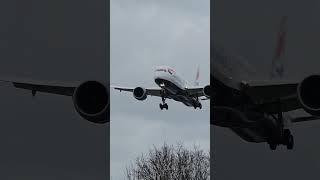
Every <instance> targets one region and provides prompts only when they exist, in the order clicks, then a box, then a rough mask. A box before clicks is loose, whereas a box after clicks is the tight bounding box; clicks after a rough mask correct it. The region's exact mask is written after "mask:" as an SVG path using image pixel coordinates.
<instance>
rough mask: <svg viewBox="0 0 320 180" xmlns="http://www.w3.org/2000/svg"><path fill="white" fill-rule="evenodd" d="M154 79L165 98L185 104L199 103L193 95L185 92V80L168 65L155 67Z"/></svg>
mask: <svg viewBox="0 0 320 180" xmlns="http://www.w3.org/2000/svg"><path fill="white" fill-rule="evenodd" d="M154 81H155V83H156V84H157V85H158V86H159V87H160V88H161V89H162V90H163V91H164V93H165V97H166V98H170V99H173V100H176V101H179V102H182V103H184V104H185V105H186V106H194V105H196V104H198V103H200V102H199V101H198V100H197V99H196V98H195V97H190V96H189V95H188V94H187V93H186V90H187V81H185V80H183V79H182V78H181V77H180V76H179V75H178V74H177V73H176V72H175V70H174V69H173V68H171V67H169V66H158V67H156V69H155V75H154Z"/></svg>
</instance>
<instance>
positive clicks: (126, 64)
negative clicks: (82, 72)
mask: <svg viewBox="0 0 320 180" xmlns="http://www.w3.org/2000/svg"><path fill="white" fill-rule="evenodd" d="M209 16H210V14H209V0H201V1H194V0H187V1H180V0H174V1H172V0H164V1H156V0H151V1H150V0H111V62H110V63H111V72H110V73H111V74H110V75H111V77H110V82H111V84H113V85H120V86H129V87H136V86H142V87H155V86H156V84H155V83H154V81H153V75H154V74H153V71H154V67H155V66H157V65H169V66H172V67H173V68H175V69H176V71H177V72H178V73H179V74H180V75H182V77H183V78H185V79H186V80H188V81H189V82H190V83H193V81H194V79H195V74H196V67H197V65H198V64H199V65H200V70H201V72H200V84H201V85H206V84H208V83H209V72H210V62H209V56H210V55H209V43H210V40H209V39H210V35H209V31H210V29H209V26H210V24H209V23H210V22H209V21H210V17H209ZM160 102H161V99H160V98H157V97H148V98H147V99H146V100H145V101H137V100H136V99H135V98H134V97H133V95H132V93H126V92H121V93H120V92H119V91H115V90H111V102H110V103H111V112H110V113H111V125H110V128H111V161H110V163H111V176H112V178H113V180H114V179H116V180H118V179H122V178H123V175H124V170H125V167H126V166H127V165H128V164H129V163H131V162H132V161H133V160H135V158H136V157H137V156H138V155H140V154H141V153H146V152H148V150H149V149H150V148H151V147H152V146H153V145H156V146H159V145H161V144H163V143H164V142H165V141H166V142H167V143H169V144H175V143H176V142H183V143H184V144H185V145H186V146H188V147H191V146H192V145H193V144H196V145H199V146H200V147H201V148H202V149H205V150H209V146H210V144H209V143H210V142H209V138H210V137H209V135H210V132H209V131H210V129H209V128H210V127H209V102H204V103H203V105H204V106H203V109H202V110H199V109H197V110H194V109H193V108H190V107H186V106H184V105H183V104H181V103H177V102H174V101H171V100H168V101H167V103H168V105H169V110H168V111H161V110H160V109H159V103H160Z"/></svg>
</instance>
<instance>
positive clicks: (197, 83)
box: [194, 65, 200, 86]
mask: <svg viewBox="0 0 320 180" xmlns="http://www.w3.org/2000/svg"><path fill="white" fill-rule="evenodd" d="M199 76H200V66H199V65H198V67H197V74H196V78H195V80H194V85H195V86H199Z"/></svg>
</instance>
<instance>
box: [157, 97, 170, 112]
mask: <svg viewBox="0 0 320 180" xmlns="http://www.w3.org/2000/svg"><path fill="white" fill-rule="evenodd" d="M165 101H166V98H164V97H162V103H160V104H159V107H160V109H161V110H163V109H166V110H168V104H167V103H166V102H165Z"/></svg>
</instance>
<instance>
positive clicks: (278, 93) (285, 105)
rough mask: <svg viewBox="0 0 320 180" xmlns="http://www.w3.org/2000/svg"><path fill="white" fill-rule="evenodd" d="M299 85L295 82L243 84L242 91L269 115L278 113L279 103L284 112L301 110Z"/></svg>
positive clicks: (254, 82)
mask: <svg viewBox="0 0 320 180" xmlns="http://www.w3.org/2000/svg"><path fill="white" fill-rule="evenodd" d="M297 86H298V83H297V82H294V81H259V82H257V81H251V82H244V81H243V82H241V84H240V87H241V90H242V91H243V92H244V93H245V94H246V95H248V96H249V97H250V98H251V99H252V100H253V101H254V102H255V103H256V104H257V106H258V109H261V110H263V111H264V112H268V113H277V112H278V110H279V102H281V109H282V111H283V112H287V111H292V110H295V109H299V108H301V105H300V102H299V100H298V97H297Z"/></svg>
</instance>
